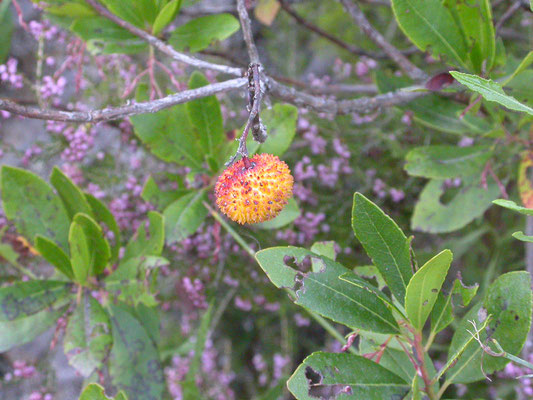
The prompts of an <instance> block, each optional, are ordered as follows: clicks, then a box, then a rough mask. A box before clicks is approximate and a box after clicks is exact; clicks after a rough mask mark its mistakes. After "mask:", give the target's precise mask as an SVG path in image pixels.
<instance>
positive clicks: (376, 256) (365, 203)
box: [352, 193, 413, 304]
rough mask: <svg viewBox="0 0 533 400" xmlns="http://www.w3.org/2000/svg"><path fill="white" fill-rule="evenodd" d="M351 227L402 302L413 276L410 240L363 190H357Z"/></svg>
mask: <svg viewBox="0 0 533 400" xmlns="http://www.w3.org/2000/svg"><path fill="white" fill-rule="evenodd" d="M352 227H353V231H354V233H355V236H356V237H357V239H358V240H359V241H360V242H361V244H362V245H363V247H364V249H365V251H366V253H367V254H368V256H369V257H370V258H371V259H372V262H373V264H374V265H375V266H376V267H377V268H378V269H379V272H380V273H381V275H382V276H383V279H384V280H385V282H387V285H388V286H389V288H390V290H391V292H392V293H393V294H394V297H396V299H397V300H398V301H399V302H401V303H402V304H403V301H404V299H405V289H406V287H407V284H408V282H409V280H410V279H411V276H412V274H413V273H412V269H411V255H410V246H409V241H408V240H407V238H406V237H405V235H404V233H403V232H402V230H401V229H400V228H399V227H398V225H396V223H395V222H394V221H393V220H392V219H391V218H390V217H389V216H388V215H386V214H385V213H384V212H383V211H382V210H380V208H379V207H378V206H377V205H375V204H374V203H372V202H371V201H370V200H368V199H367V198H366V197H365V196H363V195H362V194H361V193H355V195H354V199H353V209H352Z"/></svg>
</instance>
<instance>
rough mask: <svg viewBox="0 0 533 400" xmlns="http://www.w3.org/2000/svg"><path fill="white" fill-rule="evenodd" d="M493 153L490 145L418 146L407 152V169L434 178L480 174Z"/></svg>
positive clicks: (415, 173)
mask: <svg viewBox="0 0 533 400" xmlns="http://www.w3.org/2000/svg"><path fill="white" fill-rule="evenodd" d="M491 155H492V153H491V151H490V147H489V146H471V147H457V146H447V145H437V146H426V147H417V148H415V149H413V150H411V151H410V152H409V153H407V156H406V157H405V160H406V161H407V164H405V170H406V171H407V173H408V174H409V175H413V176H422V177H425V178H433V179H446V178H455V177H459V176H468V175H473V174H480V172H481V171H482V170H483V167H484V166H485V164H486V163H487V161H488V160H489V159H490V157H491Z"/></svg>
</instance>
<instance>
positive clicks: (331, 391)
mask: <svg viewBox="0 0 533 400" xmlns="http://www.w3.org/2000/svg"><path fill="white" fill-rule="evenodd" d="M287 387H288V388H289V390H290V392H291V393H292V394H293V395H294V397H296V399H298V400H315V399H318V398H337V397H338V398H339V399H346V400H348V399H350V400H356V399H365V400H383V399H395V398H398V399H402V398H403V397H404V396H405V395H406V394H407V392H408V391H409V384H407V383H406V382H405V381H404V380H403V379H402V378H400V377H399V376H398V375H396V374H394V373H392V372H391V371H389V370H388V369H386V368H384V367H382V366H381V365H379V364H376V363H375V362H373V361H370V360H368V359H366V358H364V357H361V356H356V355H353V354H346V353H323V352H316V353H313V354H311V355H310V356H309V357H307V358H306V359H305V360H304V361H303V362H302V364H300V366H299V367H298V369H297V370H296V371H295V372H294V374H293V375H292V376H291V378H290V379H289V381H288V382H287ZM326 396H327V397H326Z"/></svg>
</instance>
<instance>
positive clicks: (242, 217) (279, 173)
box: [215, 154, 294, 224]
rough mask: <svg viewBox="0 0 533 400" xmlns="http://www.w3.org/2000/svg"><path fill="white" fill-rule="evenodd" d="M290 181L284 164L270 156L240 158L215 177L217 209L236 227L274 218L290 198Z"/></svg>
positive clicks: (290, 177) (289, 174)
mask: <svg viewBox="0 0 533 400" xmlns="http://www.w3.org/2000/svg"><path fill="white" fill-rule="evenodd" d="M293 183H294V179H293V177H292V175H291V171H290V169H289V167H288V166H287V164H285V163H284V162H283V161H281V160H280V159H279V158H278V157H277V156H273V155H271V154H256V155H255V156H253V157H252V158H243V159H242V160H239V161H238V162H236V163H235V164H233V165H232V166H231V167H229V168H227V169H226V170H225V171H224V173H223V174H222V175H220V176H219V177H218V180H217V183H216V185H215V196H216V202H217V206H218V208H220V210H221V211H222V212H223V213H224V214H226V215H227V216H228V217H229V218H230V219H232V220H233V221H235V222H238V223H239V224H255V223H258V222H264V221H268V220H271V219H272V218H275V217H276V216H277V215H278V214H279V213H280V212H281V210H283V207H284V206H285V204H287V201H288V200H289V199H290V198H291V197H292V185H293Z"/></svg>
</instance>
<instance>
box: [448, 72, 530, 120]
mask: <svg viewBox="0 0 533 400" xmlns="http://www.w3.org/2000/svg"><path fill="white" fill-rule="evenodd" d="M450 74H452V76H453V77H454V78H455V79H457V80H458V81H459V83H461V84H463V85H465V86H466V87H467V88H469V89H470V90H473V91H474V92H476V93H479V94H480V95H482V96H483V98H484V99H485V100H487V101H492V102H495V103H498V104H501V105H502V106H504V107H506V108H508V109H509V110H514V111H520V112H524V113H527V114H529V115H533V108H531V107H529V106H527V105H525V104H522V103H520V102H519V101H518V100H516V99H515V98H514V97H512V96H509V95H508V94H506V93H505V92H504V91H503V89H502V86H501V85H500V84H499V83H497V82H494V81H492V80H490V79H483V78H481V77H480V76H476V75H469V74H463V73H461V72H457V71H450Z"/></svg>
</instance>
